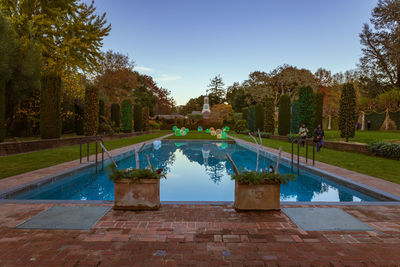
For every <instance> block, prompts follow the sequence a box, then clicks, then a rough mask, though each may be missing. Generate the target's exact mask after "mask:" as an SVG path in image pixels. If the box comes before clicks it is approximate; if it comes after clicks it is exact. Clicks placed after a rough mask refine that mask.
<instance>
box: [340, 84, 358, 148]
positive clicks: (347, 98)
mask: <svg viewBox="0 0 400 267" xmlns="http://www.w3.org/2000/svg"><path fill="white" fill-rule="evenodd" d="M356 106H357V102H356V91H355V89H354V86H353V84H352V83H345V84H343V86H342V94H341V96H340V107H339V131H340V136H341V137H342V138H346V142H347V141H348V140H349V138H353V137H354V135H355V133H356V127H355V121H356V120H355V118H356V115H357V114H356Z"/></svg>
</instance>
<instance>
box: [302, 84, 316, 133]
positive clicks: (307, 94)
mask: <svg viewBox="0 0 400 267" xmlns="http://www.w3.org/2000/svg"><path fill="white" fill-rule="evenodd" d="M299 119H300V120H299V121H300V124H303V123H304V124H305V125H306V128H307V129H309V132H308V136H309V137H311V136H312V134H313V131H312V130H313V128H312V127H313V126H314V92H313V90H312V88H311V87H310V86H306V87H301V88H300V91H299Z"/></svg>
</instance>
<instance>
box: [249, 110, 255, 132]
mask: <svg viewBox="0 0 400 267" xmlns="http://www.w3.org/2000/svg"><path fill="white" fill-rule="evenodd" d="M247 128H248V129H249V130H250V131H252V132H254V131H255V130H256V107H255V106H250V107H249V111H248V113H247Z"/></svg>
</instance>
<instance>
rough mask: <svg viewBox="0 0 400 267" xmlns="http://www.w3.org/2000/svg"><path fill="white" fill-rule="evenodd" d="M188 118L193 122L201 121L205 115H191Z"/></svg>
mask: <svg viewBox="0 0 400 267" xmlns="http://www.w3.org/2000/svg"><path fill="white" fill-rule="evenodd" d="M188 118H189V120H193V121H201V120H202V119H203V114H189V115H188Z"/></svg>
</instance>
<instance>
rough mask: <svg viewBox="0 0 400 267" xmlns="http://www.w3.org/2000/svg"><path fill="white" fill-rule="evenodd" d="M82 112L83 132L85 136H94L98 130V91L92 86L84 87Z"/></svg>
mask: <svg viewBox="0 0 400 267" xmlns="http://www.w3.org/2000/svg"><path fill="white" fill-rule="evenodd" d="M84 111H85V116H84V125H83V131H84V133H85V135H86V136H92V135H96V134H97V130H98V128H99V89H98V88H97V87H96V86H94V85H88V86H87V87H86V92H85V110H84Z"/></svg>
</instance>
